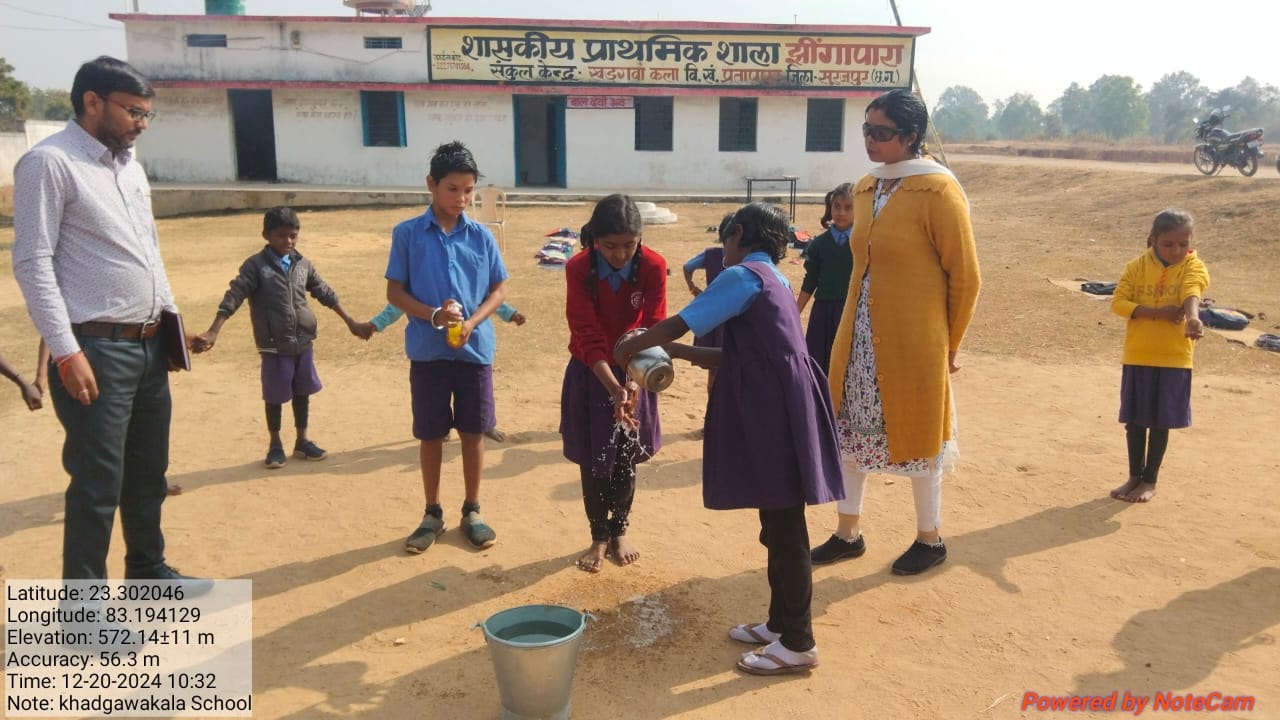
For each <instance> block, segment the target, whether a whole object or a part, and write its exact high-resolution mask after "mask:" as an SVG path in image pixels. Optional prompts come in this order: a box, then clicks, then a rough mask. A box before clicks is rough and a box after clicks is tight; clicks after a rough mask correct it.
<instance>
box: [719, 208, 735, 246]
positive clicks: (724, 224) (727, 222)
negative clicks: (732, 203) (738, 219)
mask: <svg viewBox="0 0 1280 720" xmlns="http://www.w3.org/2000/svg"><path fill="white" fill-rule="evenodd" d="M734 214H735V213H725V214H724V217H722V218H720V227H719V229H718V233H717V234H716V239H717V240H719V241H720V242H724V234H725V233H727V232H729V228H731V227H733V216H734Z"/></svg>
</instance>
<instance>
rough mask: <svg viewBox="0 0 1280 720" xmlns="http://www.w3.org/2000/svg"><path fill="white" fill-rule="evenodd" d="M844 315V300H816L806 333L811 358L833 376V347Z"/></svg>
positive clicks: (805, 339)
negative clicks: (841, 317)
mask: <svg viewBox="0 0 1280 720" xmlns="http://www.w3.org/2000/svg"><path fill="white" fill-rule="evenodd" d="M843 314H844V300H814V301H813V309H812V310H810V311H809V327H808V328H807V329H806V330H805V331H804V343H805V345H807V346H808V348H809V357H811V358H813V359H814V360H817V361H818V365H820V366H822V372H824V373H826V374H827V375H830V374H831V346H832V345H833V344H835V341H836V331H838V330H839V329H840V316H841V315H843Z"/></svg>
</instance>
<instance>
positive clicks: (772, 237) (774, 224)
mask: <svg viewBox="0 0 1280 720" xmlns="http://www.w3.org/2000/svg"><path fill="white" fill-rule="evenodd" d="M733 224H734V225H738V226H741V227H742V239H741V240H739V241H738V247H740V248H742V249H744V250H746V249H751V250H762V251H764V252H766V253H768V254H769V257H770V259H772V260H773V264H774V265H777V264H778V263H779V262H780V261H781V260H782V258H783V257H785V256H786V254H787V244H788V243H789V242H790V241H791V225H790V223H789V222H788V220H787V214H786V213H784V212H782V208H780V207H778V206H776V205H770V204H769V203H765V202H753V203H751V204H749V205H743V206H742V207H740V208H738V212H736V213H734V214H733Z"/></svg>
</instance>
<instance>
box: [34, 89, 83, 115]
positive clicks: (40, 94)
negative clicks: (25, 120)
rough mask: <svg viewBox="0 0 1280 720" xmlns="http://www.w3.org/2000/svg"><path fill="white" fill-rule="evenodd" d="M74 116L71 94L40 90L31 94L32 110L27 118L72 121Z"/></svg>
mask: <svg viewBox="0 0 1280 720" xmlns="http://www.w3.org/2000/svg"><path fill="white" fill-rule="evenodd" d="M74 114H75V110H74V109H72V107H71V93H70V92H68V91H66V90H56V89H39V88H37V89H36V90H33V91H32V92H31V109H30V110H28V111H27V117H29V118H34V119H36V120H70V119H71V116H72V115H74Z"/></svg>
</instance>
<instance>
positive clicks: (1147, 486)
mask: <svg viewBox="0 0 1280 720" xmlns="http://www.w3.org/2000/svg"><path fill="white" fill-rule="evenodd" d="M1155 496H1156V484H1155V483H1149V482H1140V483H1138V486H1137V487H1135V488H1134V489H1132V490H1130V491H1129V494H1128V495H1125V498H1124V499H1125V500H1128V501H1129V502H1134V503H1144V502H1148V501H1150V500H1151V498H1153V497H1155Z"/></svg>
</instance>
